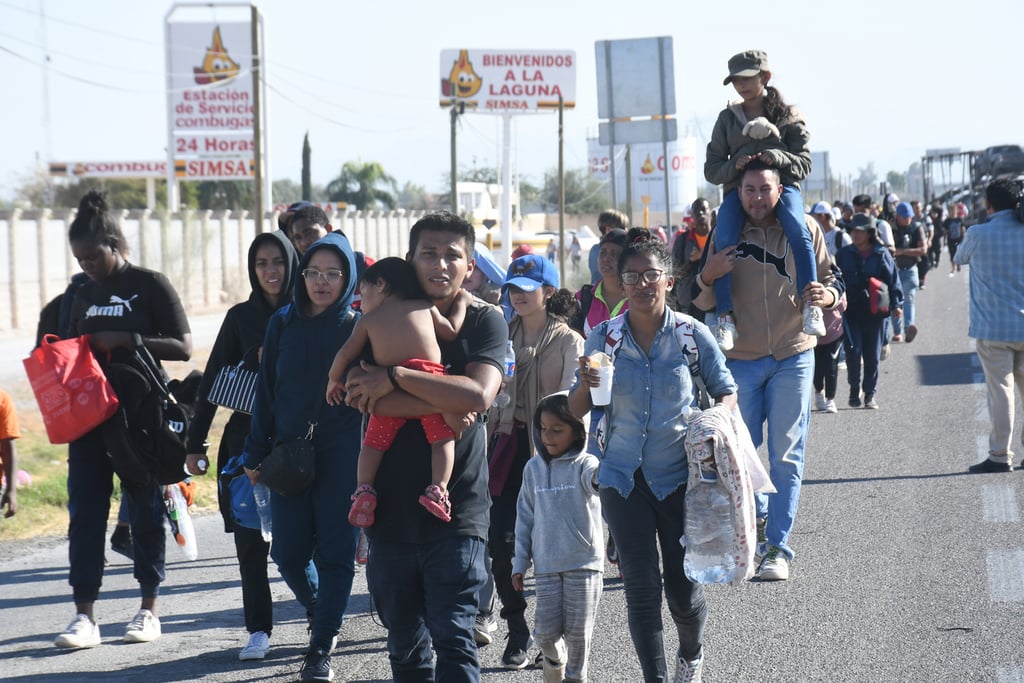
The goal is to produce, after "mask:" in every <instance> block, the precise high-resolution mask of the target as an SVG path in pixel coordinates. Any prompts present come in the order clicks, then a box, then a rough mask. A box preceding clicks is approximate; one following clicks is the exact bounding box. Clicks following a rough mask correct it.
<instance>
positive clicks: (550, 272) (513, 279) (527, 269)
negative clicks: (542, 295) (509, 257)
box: [501, 254, 559, 292]
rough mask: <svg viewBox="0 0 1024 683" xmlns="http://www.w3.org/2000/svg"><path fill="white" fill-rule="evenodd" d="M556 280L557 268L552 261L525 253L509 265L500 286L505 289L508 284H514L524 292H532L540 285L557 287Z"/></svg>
mask: <svg viewBox="0 0 1024 683" xmlns="http://www.w3.org/2000/svg"><path fill="white" fill-rule="evenodd" d="M558 282H559V280H558V269H557V268H555V264H554V263H552V262H551V261H548V260H547V259H546V258H544V257H543V256H540V255H539V254H527V255H526V256H520V257H519V258H517V259H516V260H515V261H513V262H512V263H511V264H510V265H509V267H508V273H506V275H505V284H504V285H502V286H501V288H502V290H507V289H508V287H509V286H514V287H518V288H519V289H521V290H523V291H524V292H532V291H534V290H536V289H537V288H538V287H540V286H541V285H550V286H551V287H554V288H556V289H557V288H558Z"/></svg>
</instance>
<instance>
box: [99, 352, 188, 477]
mask: <svg viewBox="0 0 1024 683" xmlns="http://www.w3.org/2000/svg"><path fill="white" fill-rule="evenodd" d="M136 339H137V341H136V345H135V348H134V349H133V351H132V355H131V356H129V358H128V359H127V360H125V361H116V362H112V363H110V364H109V365H108V366H107V378H108V379H109V380H110V383H111V385H112V386H113V387H114V392H115V393H116V394H117V397H118V399H119V401H120V407H118V409H117V412H116V413H114V416H113V417H112V418H110V419H109V420H107V421H106V422H104V423H103V440H104V442H105V444H106V448H107V455H108V456H109V457H110V460H111V463H112V464H113V467H114V471H115V472H117V475H118V476H119V477H120V478H121V479H122V480H125V481H130V482H134V483H136V484H149V483H154V484H174V483H176V482H179V481H181V480H182V479H184V477H185V473H184V466H185V438H186V436H187V435H188V427H189V424H190V423H191V421H192V416H193V415H194V414H195V403H196V398H197V396H198V393H199V383H200V382H201V381H202V376H203V375H202V373H201V372H199V371H198V370H193V371H192V372H191V373H190V374H189V375H188V376H187V377H186V378H185V379H184V380H171V381H167V379H166V375H164V372H163V370H162V369H161V368H160V366H159V365H157V363H156V361H155V360H154V359H153V356H152V355H151V354H150V353H149V350H148V349H147V348H146V347H145V346H143V345H142V343H141V338H140V337H137V338H136Z"/></svg>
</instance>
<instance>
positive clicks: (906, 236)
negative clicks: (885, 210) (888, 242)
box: [893, 222, 924, 269]
mask: <svg viewBox="0 0 1024 683" xmlns="http://www.w3.org/2000/svg"><path fill="white" fill-rule="evenodd" d="M893 241H894V242H895V243H896V244H895V246H896V248H897V249H917V248H918V247H920V246H921V245H922V244H924V228H922V227H921V224H920V223H917V222H914V223H911V224H910V225H908V226H907V227H905V228H901V227H899V226H898V225H894V226H893ZM917 261H918V257H917V256H897V257H896V267H897V268H900V269H906V268H912V267H914V266H916V265H917Z"/></svg>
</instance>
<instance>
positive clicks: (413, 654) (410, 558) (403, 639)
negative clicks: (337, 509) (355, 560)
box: [366, 536, 487, 683]
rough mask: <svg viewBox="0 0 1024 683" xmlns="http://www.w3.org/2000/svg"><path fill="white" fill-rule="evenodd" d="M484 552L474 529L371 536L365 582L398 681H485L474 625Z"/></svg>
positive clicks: (480, 540)
mask: <svg viewBox="0 0 1024 683" xmlns="http://www.w3.org/2000/svg"><path fill="white" fill-rule="evenodd" d="M486 555H487V545H486V543H485V542H484V540H483V539H482V538H476V537H474V536H451V537H447V538H444V539H443V540H440V541H438V542H436V543H400V542H395V541H388V540H384V539H382V538H380V537H379V536H374V537H371V540H370V559H369V561H368V562H367V565H366V576H367V583H368V585H369V588H370V595H371V596H372V597H373V602H374V604H376V605H377V612H378V613H379V614H380V618H381V621H382V622H383V623H384V626H385V628H387V629H388V660H389V661H390V662H391V675H392V676H393V678H394V680H395V681H396V683H408V682H410V681H417V682H420V681H422V682H424V683H429V682H432V681H435V680H436V681H438V682H439V683H454V682H456V681H460V682H461V681H471V682H472V683H477V682H478V681H479V680H480V662H479V660H478V659H477V650H476V641H475V640H473V624H474V622H475V621H476V614H477V607H478V605H477V596H478V594H479V592H480V589H481V588H482V587H483V585H484V580H485V579H486V572H485V570H484V557H485V556H486ZM431 647H433V649H434V651H435V652H436V653H437V662H436V665H435V663H434V662H433V661H432V660H433V657H432V655H431V652H430V650H431Z"/></svg>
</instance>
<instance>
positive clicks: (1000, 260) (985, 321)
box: [954, 178, 1024, 473]
mask: <svg viewBox="0 0 1024 683" xmlns="http://www.w3.org/2000/svg"><path fill="white" fill-rule="evenodd" d="M1020 201H1021V188H1020V185H1019V184H1018V183H1017V182H1016V181H1013V180H1008V179H1004V178H1001V179H999V180H993V181H992V182H991V183H990V184H989V186H988V187H987V188H985V209H986V212H987V214H988V220H987V221H986V222H985V223H979V224H976V225H974V226H972V227H971V229H970V230H968V231H967V235H966V236H965V237H964V239H963V242H961V243H960V245H959V248H958V249H957V250H956V256H955V257H954V258H955V261H956V263H957V265H965V266H966V265H969V266H970V267H971V268H970V276H969V281H970V287H971V293H970V304H971V305H970V325H969V327H968V331H967V333H968V335H970V336H971V337H973V338H974V339H975V340H976V347H977V352H978V359H979V360H980V361H981V369H982V370H983V371H984V373H985V389H986V393H987V395H988V412H989V419H990V420H991V421H992V429H991V431H990V432H989V437H988V452H989V455H988V458H986V459H985V460H982V461H981V462H979V463H977V464H975V465H971V466H970V467H969V468H968V471H970V472H974V473H986V472H1010V471H1011V470H1012V469H1013V456H1014V452H1013V416H1014V405H1013V389H1014V386H1016V387H1017V392H1018V393H1019V394H1021V396H1022V398H1024V314H1022V313H1021V312H1022V311H1024V269H1022V268H1021V264H1024V225H1022V224H1021V223H1020V221H1019V220H1018V216H1019V214H1017V216H1015V215H1014V211H1015V210H1018V211H1019V206H1020ZM1020 440H1021V444H1022V445H1024V430H1022V431H1021V437H1020Z"/></svg>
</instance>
